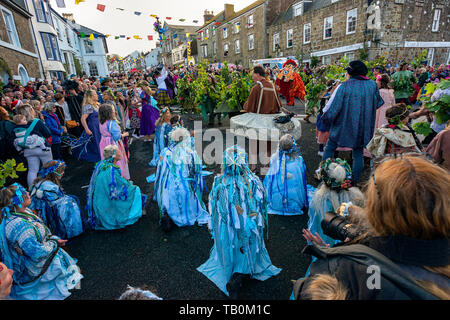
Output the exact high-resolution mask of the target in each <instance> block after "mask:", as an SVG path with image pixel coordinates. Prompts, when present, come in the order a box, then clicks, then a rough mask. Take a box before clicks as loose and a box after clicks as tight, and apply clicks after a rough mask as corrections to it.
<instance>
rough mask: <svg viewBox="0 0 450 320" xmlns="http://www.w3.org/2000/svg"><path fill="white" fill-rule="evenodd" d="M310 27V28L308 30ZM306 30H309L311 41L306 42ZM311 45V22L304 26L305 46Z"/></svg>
mask: <svg viewBox="0 0 450 320" xmlns="http://www.w3.org/2000/svg"><path fill="white" fill-rule="evenodd" d="M307 27H308V28H307ZM306 29H309V39H308V41H306ZM308 43H311V22H310V23H305V24H304V25H303V44H308Z"/></svg>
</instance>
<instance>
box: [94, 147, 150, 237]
mask: <svg viewBox="0 0 450 320" xmlns="http://www.w3.org/2000/svg"><path fill="white" fill-rule="evenodd" d="M103 156H104V159H103V160H102V161H100V162H99V163H97V165H96V166H95V169H94V173H93V174H92V177H91V182H90V184H89V188H88V191H87V210H88V219H89V224H90V226H91V227H92V228H93V229H95V230H115V229H122V228H125V227H127V226H129V225H132V224H134V223H135V222H136V221H138V220H139V218H141V217H142V210H143V208H144V207H145V203H146V201H147V196H145V195H142V193H141V189H139V187H137V186H135V185H133V183H132V182H131V181H128V180H126V179H124V178H123V177H122V175H121V171H120V167H119V166H118V165H117V162H118V161H120V159H121V152H120V151H119V148H118V147H117V146H116V145H109V146H107V147H106V148H105V149H104V150H103Z"/></svg>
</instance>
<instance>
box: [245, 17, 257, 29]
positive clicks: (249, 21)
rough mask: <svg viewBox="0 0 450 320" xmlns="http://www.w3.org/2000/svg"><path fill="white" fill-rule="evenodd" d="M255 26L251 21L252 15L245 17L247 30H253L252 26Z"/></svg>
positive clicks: (252, 20)
mask: <svg viewBox="0 0 450 320" xmlns="http://www.w3.org/2000/svg"><path fill="white" fill-rule="evenodd" d="M254 25H255V20H254V19H253V14H251V15H249V16H248V17H247V28H248V29H250V28H253V26H254Z"/></svg>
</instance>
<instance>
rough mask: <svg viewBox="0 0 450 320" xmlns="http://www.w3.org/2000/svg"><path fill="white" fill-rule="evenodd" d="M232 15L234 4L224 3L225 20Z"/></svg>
mask: <svg viewBox="0 0 450 320" xmlns="http://www.w3.org/2000/svg"><path fill="white" fill-rule="evenodd" d="M232 15H234V4H228V3H225V20H227V19H228V18H230V17H231V16H232Z"/></svg>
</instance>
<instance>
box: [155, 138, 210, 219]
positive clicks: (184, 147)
mask: <svg viewBox="0 0 450 320" xmlns="http://www.w3.org/2000/svg"><path fill="white" fill-rule="evenodd" d="M172 132H173V131H172ZM162 157H163V158H162V160H161V161H160V162H159V164H158V169H157V171H156V181H155V188H154V194H153V200H155V201H156V202H157V203H158V206H159V209H160V213H161V215H163V214H165V213H167V214H168V215H169V217H170V218H171V219H172V221H173V222H174V223H175V224H176V225H177V226H179V227H183V226H192V225H194V224H195V223H196V222H197V223H198V224H199V225H202V224H206V223H208V221H209V214H208V211H206V207H205V204H204V203H203V200H202V192H203V189H204V188H205V184H204V179H203V176H202V162H201V160H200V158H199V156H198V155H197V153H196V152H195V149H194V148H193V147H192V139H191V138H190V137H186V138H185V139H184V140H183V141H181V142H178V143H174V142H173V141H172V142H171V143H170V144H169V147H167V148H166V149H164V150H163V151H162Z"/></svg>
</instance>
